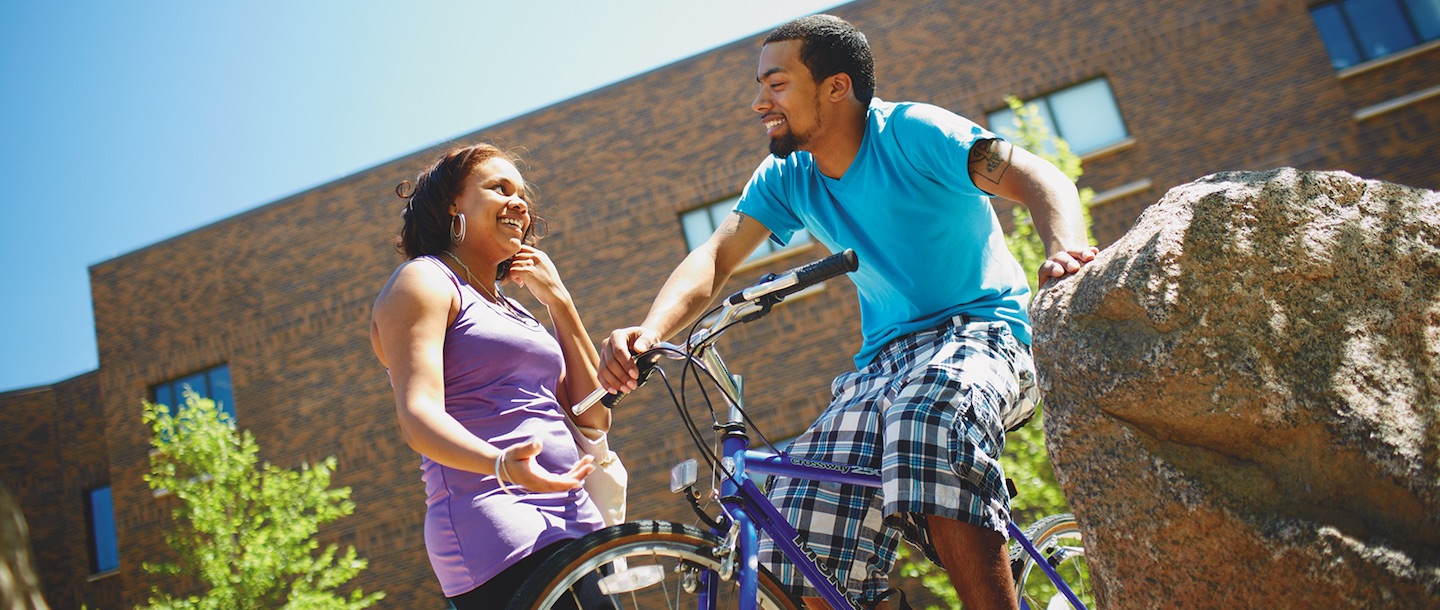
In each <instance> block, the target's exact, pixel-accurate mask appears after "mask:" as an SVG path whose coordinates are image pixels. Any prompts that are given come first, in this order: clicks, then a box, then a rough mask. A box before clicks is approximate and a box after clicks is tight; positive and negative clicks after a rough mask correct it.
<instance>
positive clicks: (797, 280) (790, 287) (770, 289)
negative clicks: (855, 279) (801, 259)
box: [725, 248, 860, 305]
mask: <svg viewBox="0 0 1440 610" xmlns="http://www.w3.org/2000/svg"><path fill="white" fill-rule="evenodd" d="M859 268H860V258H859V257H857V256H855V251H854V250H851V249H848V248H847V249H846V250H845V251H844V252H841V253H839V254H832V255H830V256H827V257H825V258H822V259H820V260H818V261H815V262H813V263H810V264H808V265H805V266H802V267H796V268H794V269H791V270H789V271H786V272H785V273H782V274H780V275H778V276H774V277H773V278H771V279H768V280H766V281H763V282H761V283H759V284H756V285H754V286H751V287H749V288H746V289H744V290H741V291H740V292H737V293H735V294H732V295H730V298H728V299H725V304H726V305H740V304H742V303H745V302H746V301H752V302H753V301H759V300H760V299H762V298H765V297H770V298H771V299H774V300H775V301H776V302H779V301H780V300H782V299H784V298H785V297H787V296H790V295H792V294H795V293H797V292H800V291H801V290H804V289H806V288H809V287H811V286H814V285H815V284H819V283H820V282H823V281H825V280H828V279H830V278H833V277H838V276H841V275H845V274H846V273H850V272H851V271H854V270H856V269H859ZM767 277H769V276H767Z"/></svg>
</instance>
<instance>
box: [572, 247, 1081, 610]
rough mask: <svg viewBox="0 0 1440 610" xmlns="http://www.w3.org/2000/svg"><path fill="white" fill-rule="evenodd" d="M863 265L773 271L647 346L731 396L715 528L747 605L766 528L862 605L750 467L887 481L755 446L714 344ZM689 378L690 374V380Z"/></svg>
mask: <svg viewBox="0 0 1440 610" xmlns="http://www.w3.org/2000/svg"><path fill="white" fill-rule="evenodd" d="M856 265H857V262H856V260H855V258H854V253H853V252H850V251H846V252H844V253H841V254H837V255H833V256H831V257H828V258H827V259H825V260H822V261H818V262H816V263H812V264H810V265H806V266H805V267H801V268H798V269H794V270H791V271H789V272H787V273H785V274H783V275H780V276H767V279H766V280H765V281H764V282H762V283H761V284H758V285H756V286H753V287H751V288H747V289H745V290H744V291H742V292H739V293H736V294H735V295H733V296H731V297H730V298H728V299H726V302H725V306H724V307H723V308H722V309H721V310H720V313H719V316H718V318H717V319H716V320H715V321H714V322H712V323H711V324H710V325H709V326H708V327H707V328H702V329H700V330H699V331H698V332H695V333H693V334H692V335H691V337H690V340H689V342H687V345H686V346H679V345H673V344H669V343H661V344H660V345H657V346H655V347H654V348H652V349H651V350H649V351H647V354H650V353H654V354H659V355H663V356H667V357H671V358H676V357H677V356H676V355H679V358H680V359H686V360H689V361H690V362H691V363H692V364H696V365H699V368H700V369H702V370H704V371H705V372H706V373H707V374H708V376H709V377H710V379H711V380H712V381H714V382H715V387H716V388H718V389H719V390H720V391H721V393H722V394H724V395H725V398H726V401H727V403H728V404H729V407H730V412H729V417H728V419H729V421H728V422H727V423H723V424H719V423H718V422H717V429H719V430H722V431H723V433H724V436H723V437H722V441H721V453H720V456H719V457H720V464H717V465H716V470H717V471H719V472H717V474H719V475H720V478H721V480H720V504H721V506H722V507H723V508H724V511H725V514H726V515H728V516H729V519H730V526H729V530H728V531H719V530H714V531H712V533H714V534H715V535H716V536H722V537H724V536H733V537H734V541H735V544H736V548H737V549H738V553H739V561H740V562H741V563H742V566H741V569H740V570H738V572H739V589H740V590H739V602H740V607H741V608H755V607H756V604H757V603H758V592H759V584H760V578H759V567H760V566H759V556H758V555H759V553H758V552H759V540H760V538H759V535H760V532H761V531H763V532H765V533H766V534H767V535H768V536H770V539H771V540H772V541H774V543H775V545H776V547H777V548H778V549H779V550H780V552H781V553H783V554H784V555H785V556H786V557H787V558H789V560H790V561H791V563H793V564H794V565H795V567H796V568H798V569H799V570H800V573H801V574H803V575H804V577H805V579H806V580H807V581H808V582H810V583H811V584H812V585H813V586H815V588H816V589H817V590H819V592H820V596H821V598H823V599H824V600H825V601H826V602H828V603H829V604H830V606H831V607H832V608H858V606H856V605H855V604H854V602H852V601H851V600H850V599H849V598H848V597H846V596H845V594H844V593H843V592H842V590H841V586H840V585H839V584H837V583H836V579H835V575H833V574H830V573H828V572H826V571H825V570H824V569H823V568H821V567H820V565H819V563H818V562H817V561H816V559H815V555H814V553H812V552H811V551H809V550H808V549H806V548H804V547H803V546H801V543H800V537H799V535H798V534H797V533H796V531H795V528H794V527H793V526H791V525H790V523H789V522H787V521H785V519H784V517H782V516H781V515H780V513H779V511H777V510H776V509H775V506H774V505H773V504H771V503H770V500H769V498H767V497H765V494H764V492H762V491H761V490H760V488H759V487H756V486H755V483H754V482H753V481H752V480H751V479H750V473H752V472H754V473H756V474H761V475H776V476H784V477H795V478H801V479H809V480H814V481H822V482H834V483H842V484H849V485H860V486H863V487H874V488H878V487H880V486H881V482H880V471H879V470H876V469H873V468H865V467H859V466H852V465H849V464H838V463H833V462H823V461H817V460H808V459H801V458H795V457H790V456H788V455H776V454H772V453H767V452H763V451H752V450H750V437H749V434H748V432H747V431H746V426H745V420H744V413H743V410H742V409H741V405H743V404H744V402H743V400H742V396H741V394H742V392H743V385H742V380H741V378H740V376H739V375H733V374H731V373H730V371H729V370H728V369H727V368H726V367H725V363H724V361H723V360H721V358H720V355H719V354H718V353H717V352H716V351H715V348H714V344H715V341H716V340H717V339H718V338H719V336H720V333H722V332H723V331H724V329H726V328H728V327H730V326H731V325H732V322H734V321H739V322H747V321H751V320H754V319H757V318H759V317H760V316H763V315H765V313H767V312H768V311H769V308H770V306H772V305H774V304H775V303H778V302H779V301H780V300H781V299H782V298H784V296H785V295H789V294H795V293H796V292H798V291H800V290H803V289H805V288H807V287H808V286H811V285H814V284H816V283H818V282H821V281H824V280H825V279H827V278H829V277H835V276H837V275H841V274H843V273H847V272H849V271H854V270H855V268H856ZM642 359H643V358H642ZM653 364H654V362H653V360H652V361H651V365H652V366H653ZM683 383H684V382H683V381H682V386H683ZM603 393H604V392H603V391H601V390H597V391H596V392H595V393H594V394H592V395H591V397H589V398H587V399H586V400H585V401H582V402H581V403H580V404H578V405H576V406H575V407H574V409H575V411H574V412H575V414H576V415H579V414H580V413H582V412H583V411H584V410H585V409H588V408H590V406H591V405H594V404H595V403H596V402H597V401H601V398H600V397H601V395H602V394H603ZM603 404H605V405H606V406H610V405H611V404H612V403H610V402H604V403H603ZM677 406H681V411H682V413H683V411H684V408H683V405H677ZM692 482H693V481H692ZM1007 527H1008V529H1009V532H1010V535H1011V536H1012V537H1014V538H1015V539H1016V540H1017V541H1019V542H1020V545H1021V546H1022V547H1023V548H1024V549H1025V552H1026V553H1028V554H1029V555H1030V556H1031V557H1032V558H1034V559H1035V563H1036V564H1037V565H1039V566H1040V567H1041V569H1042V570H1044V572H1045V574H1046V575H1047V576H1048V577H1049V578H1050V581H1051V582H1052V583H1054V584H1055V586H1056V588H1058V589H1059V590H1060V591H1061V592H1062V593H1063V594H1064V595H1065V597H1066V598H1067V599H1068V600H1070V603H1071V604H1072V605H1073V606H1074V607H1076V608H1081V609H1084V608H1085V605H1084V604H1083V603H1082V602H1081V601H1080V599H1079V598H1078V597H1077V596H1076V595H1075V593H1074V592H1073V591H1071V590H1070V587H1069V586H1068V585H1066V584H1065V581H1063V580H1061V578H1060V576H1059V574H1057V573H1056V572H1055V568H1054V566H1052V565H1050V563H1049V562H1048V561H1046V560H1045V558H1044V556H1043V555H1042V554H1041V553H1040V551H1039V550H1037V549H1036V548H1035V546H1034V545H1033V544H1032V543H1031V542H1030V540H1028V539H1026V538H1025V535H1024V534H1023V533H1022V532H1021V531H1020V529H1019V528H1018V527H1016V525H1015V524H1014V523H1013V522H1012V523H1008V524H1007ZM727 542H728V540H727ZM722 569H727V568H722ZM720 578H721V575H720V574H718V573H715V572H708V573H707V574H706V575H705V577H704V580H703V583H704V585H703V589H702V592H701V595H700V608H702V609H708V608H710V607H711V605H710V604H711V600H713V599H716V595H715V593H716V591H718V588H719V582H720Z"/></svg>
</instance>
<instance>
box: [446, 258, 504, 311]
mask: <svg viewBox="0 0 1440 610" xmlns="http://www.w3.org/2000/svg"><path fill="white" fill-rule="evenodd" d="M445 254H448V255H449V256H450V258H452V259H455V264H457V265H460V268H461V269H464V270H465V277H466V278H467V279H469V280H470V285H471V286H479V285H480V282H477V281H475V274H473V273H470V267H468V266H466V265H465V261H462V260H460V257H458V256H455V253H454V252H451V251H449V250H446V251H445ZM492 288H494V287H493V286H492ZM477 289H478V288H477ZM478 290H480V294H481V296H484V297H485V299H486V300H488V301H490V302H491V303H499V302H500V289H499V288H494V290H495V292H494V294H491V293H488V292H485V291H484V290H483V289H478Z"/></svg>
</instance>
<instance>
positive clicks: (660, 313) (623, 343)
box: [599, 212, 770, 392]
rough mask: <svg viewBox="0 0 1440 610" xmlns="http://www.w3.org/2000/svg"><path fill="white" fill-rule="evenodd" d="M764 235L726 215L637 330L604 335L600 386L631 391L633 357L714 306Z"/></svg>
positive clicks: (755, 225) (754, 224)
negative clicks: (728, 282)
mask: <svg viewBox="0 0 1440 610" xmlns="http://www.w3.org/2000/svg"><path fill="white" fill-rule="evenodd" d="M769 236H770V230H769V229H767V228H765V225H762V224H760V223H759V222H758V221H756V220H755V219H753V218H750V217H749V216H745V215H744V214H740V213H738V212H731V213H730V215H729V216H728V217H726V218H725V220H724V222H722V223H721V224H720V227H719V228H717V229H715V233H714V234H713V235H711V236H710V239H708V240H706V241H705V243H704V244H701V245H700V247H698V248H696V249H695V250H693V251H692V252H690V254H689V255H688V256H686V257H685V260H683V261H681V263H680V266H678V267H676V268H675V271H674V272H672V273H671V274H670V279H668V280H666V281H665V286H664V287H662V288H661V289H660V294H659V295H657V296H656V297H655V302H654V303H653V304H651V306H650V313H649V314H647V315H646V316H645V321H644V322H642V323H641V325H640V326H631V327H629V328H621V329H618V330H616V331H614V332H611V333H610V336H609V337H607V338H606V339H605V341H604V343H603V344H602V346H601V349H600V371H599V378H600V387H603V388H605V389H606V390H607V391H610V392H614V391H616V390H623V391H630V390H633V389H635V380H636V379H637V378H638V376H639V371H638V370H637V369H636V368H635V363H634V360H633V358H634V354H636V353H638V352H641V351H644V350H646V349H649V348H650V347H651V346H653V345H654V344H655V343H656V342H659V341H662V340H664V339H666V338H668V337H670V336H671V335H673V334H675V333H676V332H678V331H679V330H680V329H682V328H685V327H686V326H688V325H689V324H691V323H693V322H694V321H695V320H696V319H698V318H699V317H700V316H701V315H702V314H704V313H705V309H706V308H707V307H709V306H710V304H711V303H713V302H714V301H715V297H716V296H718V295H719V293H720V289H721V288H723V287H724V286H725V282H727V281H729V279H730V275H731V274H732V273H734V271H735V268H736V267H739V266H740V263H743V262H745V259H746V258H748V257H749V256H750V254H751V253H752V252H754V251H755V248H757V247H759V246H760V244H761V243H762V242H764V241H765V240H766V239H767V238H768V237H769Z"/></svg>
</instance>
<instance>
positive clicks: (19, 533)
mask: <svg viewBox="0 0 1440 610" xmlns="http://www.w3.org/2000/svg"><path fill="white" fill-rule="evenodd" d="M31 557H32V556H31V553H30V534H29V528H27V527H25V515H24V514H23V513H21V512H20V503H19V502H17V501H15V496H12V495H10V489H9V488H7V487H5V484H4V483H0V610H47V609H48V608H49V607H50V606H49V605H47V604H46V603H45V598H43V597H41V596H40V577H39V575H38V574H36V573H35V562H34V561H33V560H32V559H31Z"/></svg>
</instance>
